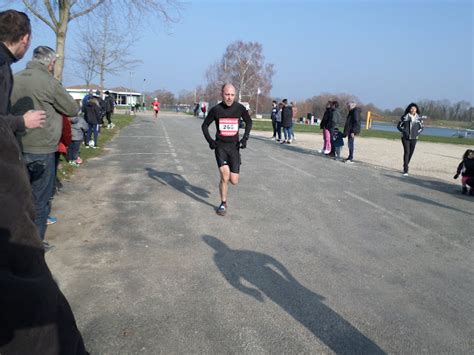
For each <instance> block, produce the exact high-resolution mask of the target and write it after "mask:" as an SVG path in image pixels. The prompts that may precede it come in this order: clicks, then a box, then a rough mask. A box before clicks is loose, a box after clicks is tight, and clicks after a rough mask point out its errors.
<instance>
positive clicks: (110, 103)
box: [104, 90, 115, 129]
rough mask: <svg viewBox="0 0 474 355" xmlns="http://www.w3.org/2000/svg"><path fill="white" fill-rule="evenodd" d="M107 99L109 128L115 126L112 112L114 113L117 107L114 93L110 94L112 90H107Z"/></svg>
mask: <svg viewBox="0 0 474 355" xmlns="http://www.w3.org/2000/svg"><path fill="white" fill-rule="evenodd" d="M105 95H107V96H105V99H104V102H105V117H106V118H107V122H108V124H107V128H109V129H110V128H114V126H115V125H114V124H113V123H112V114H113V113H114V108H115V100H114V98H113V97H112V95H110V92H109V91H108V90H107V91H106V92H105Z"/></svg>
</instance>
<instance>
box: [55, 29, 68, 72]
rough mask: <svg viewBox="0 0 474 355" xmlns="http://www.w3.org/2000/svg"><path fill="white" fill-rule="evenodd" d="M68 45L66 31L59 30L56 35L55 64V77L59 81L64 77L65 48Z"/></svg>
mask: <svg viewBox="0 0 474 355" xmlns="http://www.w3.org/2000/svg"><path fill="white" fill-rule="evenodd" d="M65 47H66V31H64V32H61V31H59V32H58V33H57V35H56V54H57V56H58V58H57V59H56V65H55V66H54V77H55V78H56V79H58V80H59V81H62V79H63V70H64V49H65Z"/></svg>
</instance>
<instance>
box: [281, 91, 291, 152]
mask: <svg viewBox="0 0 474 355" xmlns="http://www.w3.org/2000/svg"><path fill="white" fill-rule="evenodd" d="M281 124H282V126H283V134H284V137H285V140H284V141H283V142H281V143H287V144H291V139H292V138H291V125H292V124H293V122H292V110H291V106H289V105H288V100H287V99H284V100H283V108H282V111H281Z"/></svg>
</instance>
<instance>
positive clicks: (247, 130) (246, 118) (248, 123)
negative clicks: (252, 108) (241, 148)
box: [242, 110, 252, 140]
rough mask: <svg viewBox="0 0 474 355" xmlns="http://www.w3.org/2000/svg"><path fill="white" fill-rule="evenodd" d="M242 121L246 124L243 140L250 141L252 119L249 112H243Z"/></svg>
mask: <svg viewBox="0 0 474 355" xmlns="http://www.w3.org/2000/svg"><path fill="white" fill-rule="evenodd" d="M242 119H243V120H244V122H245V133H244V137H243V138H242V139H245V140H247V139H249V136H250V130H251V129H252V119H251V118H250V115H249V112H248V111H247V110H243V112H242Z"/></svg>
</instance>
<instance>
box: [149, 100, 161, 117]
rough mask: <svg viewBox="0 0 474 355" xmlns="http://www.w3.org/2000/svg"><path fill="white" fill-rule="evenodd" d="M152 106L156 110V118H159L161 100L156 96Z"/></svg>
mask: <svg viewBox="0 0 474 355" xmlns="http://www.w3.org/2000/svg"><path fill="white" fill-rule="evenodd" d="M151 106H152V107H153V111H154V112H155V118H158V112H160V102H159V101H158V99H157V98H156V97H155V99H154V100H153V103H152V104H151Z"/></svg>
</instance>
